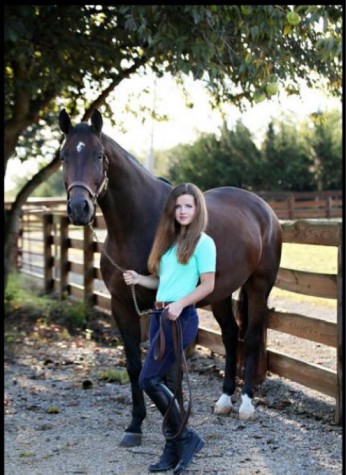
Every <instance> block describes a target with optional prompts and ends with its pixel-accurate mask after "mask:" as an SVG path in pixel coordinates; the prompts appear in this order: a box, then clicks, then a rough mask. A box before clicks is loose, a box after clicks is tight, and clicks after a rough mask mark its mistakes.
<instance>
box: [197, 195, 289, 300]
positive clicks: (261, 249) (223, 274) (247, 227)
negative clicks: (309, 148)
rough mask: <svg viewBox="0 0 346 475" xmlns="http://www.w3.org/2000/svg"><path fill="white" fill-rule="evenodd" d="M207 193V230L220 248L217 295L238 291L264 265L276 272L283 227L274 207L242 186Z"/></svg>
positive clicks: (217, 247) (218, 253)
mask: <svg viewBox="0 0 346 475" xmlns="http://www.w3.org/2000/svg"><path fill="white" fill-rule="evenodd" d="M204 195H205V198H206V203H207V208H208V215H209V219H208V227H207V233H208V234H209V235H210V236H211V237H212V238H213V239H214V241H215V244H216V249H217V269H218V272H217V275H216V288H215V292H214V294H215V297H216V296H219V295H223V294H225V293H226V292H227V289H232V291H234V290H236V289H237V288H239V287H240V286H242V285H243V283H244V282H245V281H247V280H248V279H249V278H250V276H251V275H253V274H254V272H256V269H258V270H259V269H260V268H261V267H263V266H265V267H266V269H268V268H269V270H266V271H265V273H268V274H273V273H275V272H276V271H277V267H278V265H279V260H280V254H281V226H280V223H279V220H278V218H277V216H276V214H275V213H274V211H273V210H272V208H270V206H269V205H268V204H267V203H266V202H265V201H264V200H263V199H262V198H260V197H259V196H257V195H256V194H255V193H252V192H249V191H246V190H243V189H241V188H235V187H220V188H213V189H211V190H208V191H206V192H205V194H204ZM270 269H272V271H271V270H270ZM269 279H271V276H270V277H269Z"/></svg>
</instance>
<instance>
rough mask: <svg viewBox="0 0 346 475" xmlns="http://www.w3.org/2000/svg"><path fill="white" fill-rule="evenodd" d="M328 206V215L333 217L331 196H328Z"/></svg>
mask: <svg viewBox="0 0 346 475" xmlns="http://www.w3.org/2000/svg"><path fill="white" fill-rule="evenodd" d="M326 201H327V207H326V215H327V216H326V217H327V218H331V217H332V207H333V198H332V197H331V196H328V197H327V200H326Z"/></svg>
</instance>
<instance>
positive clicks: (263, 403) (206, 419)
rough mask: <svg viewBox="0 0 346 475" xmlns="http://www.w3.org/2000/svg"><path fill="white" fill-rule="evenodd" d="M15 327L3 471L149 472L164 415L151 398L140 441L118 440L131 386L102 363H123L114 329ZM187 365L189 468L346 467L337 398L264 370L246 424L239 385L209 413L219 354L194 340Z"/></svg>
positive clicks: (292, 472) (9, 347)
mask: <svg viewBox="0 0 346 475" xmlns="http://www.w3.org/2000/svg"><path fill="white" fill-rule="evenodd" d="M9 324H11V322H9ZM11 328H12V329H13V322H12V327H11ZM13 335H14V336H13V338H12V339H10V340H9V342H8V343H7V344H6V347H5V474H6V475H24V474H25V475H48V474H49V475H68V474H88V475H120V474H121V475H143V474H145V473H147V467H148V465H149V464H150V463H151V462H153V461H155V460H156V459H157V458H158V456H159V454H160V453H161V450H162V443H163V439H162V436H161V432H160V431H161V418H160V417H159V416H158V413H157V411H156V409H154V408H153V407H152V405H151V404H150V402H149V400H148V399H146V402H147V410H148V416H147V418H146V420H145V422H144V424H143V443H142V446H141V447H137V448H133V449H125V448H120V447H119V445H118V444H119V441H120V439H121V436H122V433H123V430H124V428H125V427H126V425H127V423H128V422H129V418H130V410H131V393H130V387H129V385H128V384H119V383H115V382H112V383H110V382H105V381H104V380H100V379H99V377H100V372H101V371H102V370H105V369H109V368H117V369H118V370H121V369H124V353H123V349H122V347H121V346H118V347H115V346H114V344H115V343H116V342H117V337H116V335H111V334H108V336H107V341H105V339H103V341H99V342H96V341H92V340H87V339H86V338H85V337H84V336H82V335H79V336H75V337H73V338H72V337H71V338H67V337H66V333H65V332H64V329H63V328H62V327H59V326H57V325H55V326H54V325H52V326H49V327H46V328H37V327H36V328H35V327H32V328H31V329H30V331H28V328H25V329H23V328H22V327H21V326H20V325H17V326H16V331H15V333H13ZM143 351H145V345H144V348H143ZM189 371H190V378H191V383H192V393H193V414H192V416H191V425H192V426H193V427H195V428H196V429H197V430H198V431H199V432H200V434H201V435H202V436H203V437H204V439H205V441H206V446H205V448H204V449H203V450H202V451H201V452H200V454H199V455H198V456H197V457H196V462H195V463H194V464H193V465H192V466H191V468H190V469H189V470H188V471H187V472H186V473H191V474H205V475H219V474H224V475H226V474H227V475H229V474H232V473H237V474H240V475H255V474H257V475H312V474H318V475H332V474H333V475H334V474H338V475H339V474H341V473H342V429H341V428H340V427H338V426H335V425H334V422H333V421H334V404H335V401H334V399H332V398H329V397H326V396H323V395H322V394H320V393H317V392H314V391H311V390H307V389H305V388H304V387H302V386H300V385H298V384H293V383H290V382H289V381H287V380H283V379H282V378H278V377H276V376H274V375H268V378H267V380H266V381H265V383H263V385H262V386H261V387H259V388H258V390H257V392H256V397H255V404H256V411H257V417H256V420H255V421H253V422H242V421H239V420H238V417H237V411H238V406H239V402H238V397H239V393H237V395H236V397H235V401H234V402H235V405H234V411H233V413H232V414H231V415H230V416H226V417H225V416H222V417H221V416H215V415H213V413H212V409H213V406H214V404H215V402H216V400H217V399H218V397H219V396H220V391H221V385H222V371H223V359H222V358H221V357H217V356H216V355H212V354H210V351H209V350H206V349H204V348H201V347H198V348H197V351H196V353H195V355H194V356H193V357H192V358H191V359H190V360H189ZM87 388H89V389H87ZM168 473H170V472H168Z"/></svg>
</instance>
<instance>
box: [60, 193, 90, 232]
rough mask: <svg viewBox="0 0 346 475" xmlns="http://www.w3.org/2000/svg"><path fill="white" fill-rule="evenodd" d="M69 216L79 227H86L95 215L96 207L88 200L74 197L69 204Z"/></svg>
mask: <svg viewBox="0 0 346 475" xmlns="http://www.w3.org/2000/svg"><path fill="white" fill-rule="evenodd" d="M67 215H68V217H69V218H70V221H71V222H72V223H73V224H75V225H77V226H86V225H87V224H89V223H90V222H91V221H92V220H93V219H94V215H95V206H94V204H93V203H92V201H91V200H90V199H88V198H83V197H74V198H71V199H69V200H68V202H67Z"/></svg>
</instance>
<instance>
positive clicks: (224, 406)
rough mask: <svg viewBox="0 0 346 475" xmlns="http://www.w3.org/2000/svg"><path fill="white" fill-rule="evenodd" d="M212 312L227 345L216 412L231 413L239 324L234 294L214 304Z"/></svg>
mask: <svg viewBox="0 0 346 475" xmlns="http://www.w3.org/2000/svg"><path fill="white" fill-rule="evenodd" d="M212 312H213V315H214V317H215V318H216V320H217V322H218V324H219V325H220V328H221V335H222V341H223V344H224V346H225V353H226V355H225V376H224V380H223V386H222V395H221V396H220V398H219V400H218V401H217V403H216V404H215V408H214V414H229V413H230V412H231V409H232V400H231V396H232V395H233V393H234V391H235V387H236V383H235V377H236V367H237V343H238V331H239V329H238V325H237V322H236V320H235V318H234V314H233V309H232V296H230V297H228V298H227V299H225V300H222V301H221V302H218V303H215V304H213V305H212Z"/></svg>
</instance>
